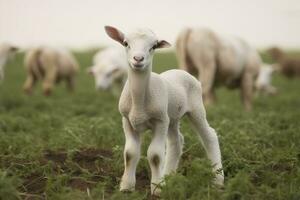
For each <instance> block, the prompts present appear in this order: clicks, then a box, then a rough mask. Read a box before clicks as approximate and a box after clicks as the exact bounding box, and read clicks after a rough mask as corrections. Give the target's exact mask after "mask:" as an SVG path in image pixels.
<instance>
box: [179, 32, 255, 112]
mask: <svg viewBox="0 0 300 200" xmlns="http://www.w3.org/2000/svg"><path fill="white" fill-rule="evenodd" d="M176 50H177V57H178V61H179V67H180V68H182V69H184V70H186V71H188V72H189V73H192V74H195V75H196V76H197V77H198V79H199V80H200V81H201V83H202V87H203V98H204V103H205V104H210V103H213V102H214V101H215V100H216V97H215V92H214V91H215V88H216V87H217V86H218V85H225V86H227V87H228V88H240V90H241V97H242V100H243V104H244V107H245V109H246V110H251V108H252V97H253V89H254V86H255V79H256V77H257V75H258V73H259V67H260V65H261V58H260V56H259V54H258V52H257V51H256V50H255V49H254V48H253V47H251V46H250V45H249V44H248V43H247V42H245V41H244V40H242V39H240V38H237V37H232V36H224V35H219V34H216V33H215V32H213V31H211V30H209V29H205V28H187V29H184V30H183V31H182V32H181V33H180V34H179V36H178V38H177V42H176Z"/></svg>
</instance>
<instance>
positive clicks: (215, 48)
mask: <svg viewBox="0 0 300 200" xmlns="http://www.w3.org/2000/svg"><path fill="white" fill-rule="evenodd" d="M105 31H106V33H107V34H108V36H109V37H111V38H112V39H113V40H115V41H117V42H118V43H120V44H121V45H122V46H123V47H122V48H121V46H120V47H119V48H117V47H109V48H106V49H104V50H101V51H100V52H98V53H97V54H96V55H95V56H94V60H93V66H91V67H89V68H88V69H87V71H88V73H89V74H91V75H93V76H94V78H95V84H96V88H97V89H103V90H107V89H109V88H110V87H112V85H114V84H117V85H119V87H120V88H123V90H122V93H121V96H120V101H119V111H120V113H121V115H122V123H123V130H124V133H125V138H126V143H125V149H124V166H125V169H124V174H123V176H122V180H121V186H120V190H121V191H132V190H134V188H135V183H136V177H135V174H136V167H137V164H138V161H139V159H140V153H141V151H140V148H141V141H140V140H141V138H140V133H141V132H143V131H145V130H147V129H150V130H152V131H153V137H152V141H151V144H150V145H149V148H148V151H147V158H148V160H149V164H150V168H151V193H152V194H153V195H159V194H160V187H158V186H159V185H160V184H163V177H164V176H165V175H168V174H170V173H172V172H175V171H176V169H177V166H178V163H179V160H180V156H181V154H182V146H183V144H184V139H183V136H182V134H181V133H180V129H179V126H180V119H181V118H182V117H183V116H184V115H187V116H188V118H189V119H190V120H191V122H192V124H193V125H194V127H195V130H196V133H197V134H198V135H199V138H200V139H201V142H202V144H203V146H204V148H205V150H206V153H207V156H208V158H209V159H210V161H211V163H212V166H213V171H214V172H215V173H216V177H215V183H216V184H217V185H220V186H222V185H223V183H224V173H223V170H222V162H221V151H220V147H219V142H218V137H217V134H216V132H215V130H214V129H213V128H212V127H210V125H209V123H208V121H207V119H206V111H205V107H204V104H210V103H213V102H214V101H215V100H216V97H215V88H216V87H218V86H219V85H224V86H227V87H228V88H240V90H241V97H242V101H243V104H244V107H245V109H246V110H251V106H252V98H253V95H254V93H255V91H256V90H258V91H261V92H264V93H267V94H275V93H276V88H274V87H273V86H272V85H271V77H272V73H273V71H280V72H282V73H283V74H284V75H286V76H288V77H293V76H299V75H300V60H297V59H293V58H289V57H287V56H286V55H285V54H284V53H283V52H282V51H281V50H280V49H278V48H273V49H270V51H269V53H270V55H271V56H272V58H273V59H274V60H275V61H276V62H277V64H275V65H269V64H264V63H262V61H261V58H260V56H259V54H258V52H257V51H256V50H255V49H254V48H253V47H251V46H250V45H249V44H248V43H247V42H245V41H244V40H242V39H240V38H235V37H228V36H223V35H220V34H217V33H215V32H213V31H211V30H208V29H203V28H187V29H184V30H183V31H181V32H180V34H179V36H178V39H177V41H176V53H177V58H178V61H179V66H180V68H181V69H182V70H175V69H174V70H169V71H166V72H163V73H161V74H157V73H154V72H152V61H153V55H154V51H155V50H156V49H160V48H166V47H169V46H170V44H169V43H168V42H167V41H165V40H160V39H158V37H157V36H156V35H155V34H154V33H153V32H152V31H151V30H148V29H137V30H136V31H134V32H131V33H129V34H124V33H122V32H121V31H120V30H118V29H117V28H114V27H111V26H106V27H105ZM124 49H125V50H124ZM16 51H17V48H16V47H13V46H10V45H7V44H3V45H2V46H1V47H0V79H1V80H2V79H3V78H4V65H5V63H6V61H7V60H8V59H9V57H12V55H13V54H14V53H15V52H16ZM24 60H25V61H24V65H25V68H26V70H27V78H26V81H25V84H24V91H25V92H26V93H28V94H30V93H31V92H32V89H33V87H34V85H35V83H36V82H37V81H38V80H42V82H43V83H42V84H43V85H42V87H43V92H44V94H45V95H49V94H50V93H51V91H52V89H53V87H54V85H55V84H56V83H59V82H60V81H63V80H64V81H66V83H67V86H68V88H69V89H70V90H72V89H73V88H74V79H75V75H76V72H77V71H78V69H79V66H78V64H77V62H76V60H75V58H74V57H73V56H72V54H70V53H69V52H68V51H66V50H63V49H54V48H49V47H39V48H34V49H31V50H29V51H28V52H27V53H26V55H25V59H24ZM191 74H193V75H194V76H192V75H191ZM195 77H196V78H195Z"/></svg>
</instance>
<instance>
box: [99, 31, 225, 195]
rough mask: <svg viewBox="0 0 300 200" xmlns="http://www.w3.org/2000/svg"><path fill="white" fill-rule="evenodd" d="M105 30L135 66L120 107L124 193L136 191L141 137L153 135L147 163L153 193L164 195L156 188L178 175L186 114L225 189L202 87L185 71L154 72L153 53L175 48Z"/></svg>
mask: <svg viewBox="0 0 300 200" xmlns="http://www.w3.org/2000/svg"><path fill="white" fill-rule="evenodd" d="M105 30H106V33H107V34H108V35H109V36H110V37H111V38H112V39H114V40H116V41H117V42H119V43H121V44H122V45H123V46H124V47H125V48H126V52H127V60H128V63H129V65H130V67H128V80H127V82H126V84H125V86H124V88H123V91H122V94H121V97H120V101H119V110H120V113H121V115H122V122H123V129H124V132H125V138H126V143H125V149H124V165H125V170H124V174H123V176H122V180H121V185H120V190H121V191H131V190H134V188H135V182H136V178H135V174H136V167H137V164H138V161H139V159H140V148H141V141H140V137H141V133H142V132H143V131H145V130H147V129H150V130H152V131H153V138H152V141H151V144H150V146H149V148H148V151H147V158H148V161H149V164H150V168H151V193H152V194H154V195H159V194H160V189H159V188H158V187H157V185H159V184H160V183H161V182H162V181H163V177H164V176H165V175H168V174H170V173H171V172H174V171H176V169H177V166H178V162H179V159H180V156H181V154H182V146H183V136H182V135H181V133H180V130H179V123H180V119H181V118H182V117H183V116H184V115H185V114H186V115H187V116H188V117H189V118H190V120H191V121H192V123H193V124H194V125H195V127H196V131H197V133H198V134H199V136H200V138H201V140H202V143H203V146H204V148H205V150H206V152H207V156H208V158H209V159H210V161H211V162H212V164H213V170H214V172H216V171H217V170H220V171H219V173H217V174H216V180H215V181H216V183H217V184H219V185H223V182H224V175H223V171H222V163H221V152H220V147H219V141H218V137H217V134H216V132H215V130H214V129H213V128H211V127H210V126H209V124H208V122H207V119H206V112H205V108H204V105H203V102H202V94H201V84H200V82H199V81H197V79H195V78H194V77H193V76H191V75H190V74H188V73H186V72H185V71H183V70H169V71H166V72H164V73H161V74H156V73H153V72H152V60H153V54H154V50H155V49H158V48H164V47H168V46H170V44H169V43H168V42H166V41H164V40H158V39H157V37H156V35H155V34H154V33H153V32H152V31H150V30H148V29H138V30H137V31H135V32H132V33H130V34H127V35H124V34H123V33H122V32H121V31H119V30H118V29H116V28H114V27H111V26H106V27H105ZM165 144H167V148H166V149H165ZM165 153H166V161H164V158H165ZM163 163H165V164H164V166H163ZM199 178H200V177H199Z"/></svg>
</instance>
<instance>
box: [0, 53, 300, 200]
mask: <svg viewBox="0 0 300 200" xmlns="http://www.w3.org/2000/svg"><path fill="white" fill-rule="evenodd" d="M76 56H77V58H78V60H79V61H80V64H81V72H80V74H79V76H78V79H77V88H76V91H75V93H73V94H70V93H68V92H66V90H65V86H64V85H61V86H59V87H57V88H56V89H55V91H54V93H53V95H52V96H50V97H47V98H46V97H44V96H42V94H41V88H40V85H39V86H38V87H37V88H36V91H35V93H34V94H33V95H32V96H26V95H24V94H23V92H22V84H23V82H24V80H25V71H24V69H23V66H22V65H23V64H22V59H23V56H22V55H17V57H16V59H15V60H14V61H13V62H10V63H9V65H8V66H7V68H6V69H7V73H6V79H5V81H4V82H3V83H2V84H1V85H0V199H1V200H10V199H62V200H63V199H64V200H65V199H72V200H76V199H130V200H131V199H149V198H150V195H149V193H150V191H149V190H150V183H149V174H150V169H149V166H148V163H147V158H146V157H145V155H146V150H147V145H148V144H149V141H150V138H151V134H149V133H146V134H144V136H143V137H144V143H143V156H142V158H141V161H140V163H139V166H138V170H137V191H136V192H134V193H129V194H127V193H126V194H123V193H120V192H118V187H119V182H120V177H121V175H122V171H123V158H122V150H123V145H124V136H123V132H122V128H121V117H120V114H119V112H118V109H117V104H118V99H117V98H116V97H114V96H113V95H111V94H110V93H105V92H97V91H95V89H94V82H93V79H92V77H90V76H88V75H87V74H86V73H85V67H86V66H89V65H90V62H91V58H92V54H91V53H77V54H76ZM265 59H267V60H268V58H265ZM268 61H269V60H268ZM157 66H160V68H158V67H157ZM176 66H177V64H176V60H175V57H174V55H173V54H172V53H164V54H158V55H156V56H155V62H154V70H155V71H156V72H161V71H164V70H166V69H169V68H171V67H176ZM274 84H275V86H277V87H278V90H279V95H277V96H274V97H260V98H256V99H255V101H254V110H253V111H252V112H249V113H245V112H244V111H243V108H242V105H241V103H240V98H239V93H238V91H229V90H226V89H223V88H221V89H219V90H218V91H217V96H218V100H219V102H218V104H216V105H215V106H212V107H209V108H208V109H207V115H208V119H209V122H210V124H211V125H212V127H214V128H215V129H216V131H217V132H218V135H219V140H220V145H221V151H222V156H223V166H224V172H225V187H224V189H222V190H220V189H218V188H215V187H214V186H213V185H212V184H211V180H212V179H213V176H212V174H211V171H210V169H211V168H210V164H209V162H208V160H207V158H206V156H205V152H204V149H203V147H202V146H201V144H200V142H199V141H198V140H197V137H196V135H195V134H194V133H193V132H192V130H191V128H190V124H189V123H188V121H187V120H186V119H184V120H183V122H182V126H181V130H182V132H183V134H184V136H185V148H184V153H183V157H182V160H181V162H180V166H179V170H178V173H177V174H176V175H172V176H170V177H168V178H167V181H166V182H167V184H166V186H165V187H164V188H163V192H162V197H161V198H162V199H170V200H173V199H178V200H184V199H195V200H196V199H197V200H198V199H201V200H202V199H234V200H238V199H251V200H252V199H263V200H266V199H270V200H275V199H284V200H298V199H300V80H299V79H298V80H296V79H294V80H287V79H286V78H284V77H281V76H279V75H276V76H275V79H274Z"/></svg>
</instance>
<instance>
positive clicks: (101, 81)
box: [87, 64, 123, 90]
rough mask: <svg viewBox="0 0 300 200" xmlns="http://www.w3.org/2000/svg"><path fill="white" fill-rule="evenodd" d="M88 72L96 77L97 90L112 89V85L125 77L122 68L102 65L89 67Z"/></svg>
mask: <svg viewBox="0 0 300 200" xmlns="http://www.w3.org/2000/svg"><path fill="white" fill-rule="evenodd" d="M87 72H88V73H89V74H90V75H92V76H94V78H95V84H96V89H97V90H108V89H110V88H111V86H112V84H113V83H114V82H116V81H117V80H119V79H121V78H122V76H123V71H122V69H121V68H119V67H112V66H108V65H102V64H98V65H95V66H92V67H89V68H88V71H87Z"/></svg>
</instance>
